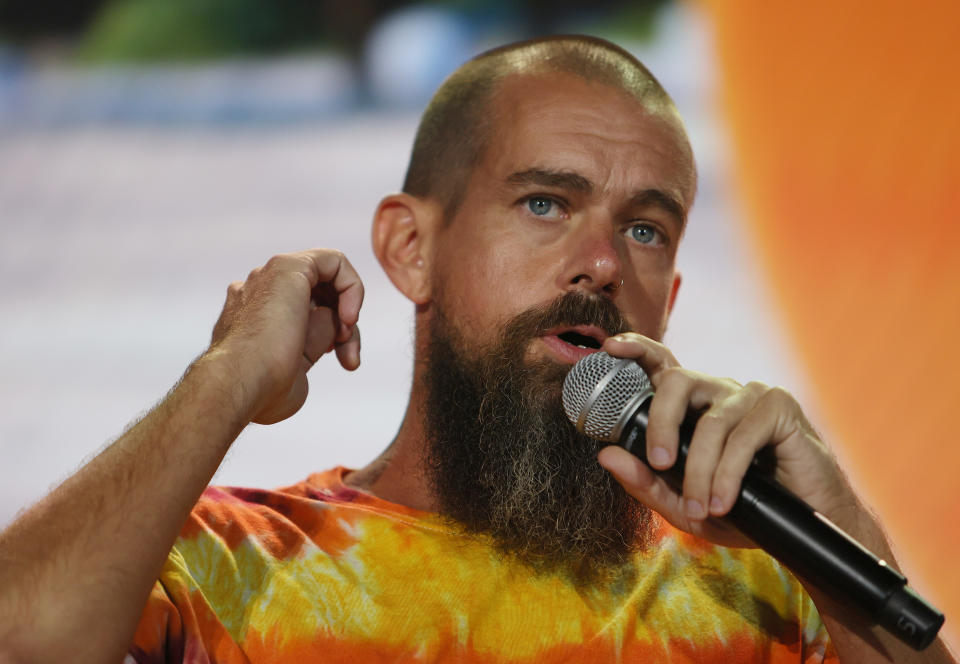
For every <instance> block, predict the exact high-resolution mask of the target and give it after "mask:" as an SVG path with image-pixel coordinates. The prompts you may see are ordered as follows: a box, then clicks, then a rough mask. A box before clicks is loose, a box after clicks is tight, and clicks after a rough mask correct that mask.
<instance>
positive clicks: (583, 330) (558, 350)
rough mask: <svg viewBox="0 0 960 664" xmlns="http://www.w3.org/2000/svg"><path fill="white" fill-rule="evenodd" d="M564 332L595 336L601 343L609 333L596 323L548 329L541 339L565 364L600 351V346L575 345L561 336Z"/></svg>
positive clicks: (552, 353) (573, 362)
mask: <svg viewBox="0 0 960 664" xmlns="http://www.w3.org/2000/svg"><path fill="white" fill-rule="evenodd" d="M564 332H576V333H577V334H582V335H583V336H585V337H593V338H594V339H596V340H597V341H598V342H599V343H600V344H601V345H603V342H604V341H605V340H606V338H607V336H608V335H607V333H606V332H604V331H603V330H602V329H601V328H599V327H597V326H596V325H569V326H564V327H557V328H554V329H552V330H548V331H547V333H546V334H544V335H543V336H541V337H540V341H542V342H543V344H544V345H545V346H546V347H547V349H548V350H549V351H550V354H551V355H553V356H554V357H555V358H556V359H558V360H560V361H561V362H563V363H565V364H575V363H576V362H578V361H580V360H581V359H582V358H584V357H586V356H587V355H591V354H593V353H596V352H597V351H599V350H600V349H599V348H580V347H579V346H573V345H571V344H568V343H567V342H566V341H564V340H563V339H561V338H560V335H561V334H563V333H564Z"/></svg>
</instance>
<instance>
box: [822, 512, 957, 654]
mask: <svg viewBox="0 0 960 664" xmlns="http://www.w3.org/2000/svg"><path fill="white" fill-rule="evenodd" d="M834 516H835V517H836V518H835V521H837V523H838V525H841V527H842V528H844V529H845V530H846V532H848V533H849V534H850V535H851V536H852V537H854V539H856V540H857V541H859V542H860V543H861V544H863V545H864V546H865V547H866V548H867V549H868V550H870V551H871V552H872V553H874V554H875V555H876V556H878V557H879V558H881V559H882V560H884V561H886V563H887V564H888V565H890V566H891V567H893V568H895V569H899V564H898V563H897V560H896V558H895V556H894V553H893V550H892V548H891V546H890V542H889V540H888V539H887V537H886V534H885V533H884V532H883V529H882V528H881V526H880V524H879V523H878V522H877V520H876V518H875V517H874V516H873V515H872V514H871V513H870V512H869V510H867V509H866V508H865V507H864V506H863V505H862V504H861V503H860V501H859V500H856V499H853V500H852V501H851V503H850V508H849V510H848V511H847V513H846V514H843V515H842V516H841V515H834ZM804 586H805V587H806V589H807V592H809V593H810V597H811V598H812V599H813V601H814V603H815V604H816V606H817V610H818V611H819V612H820V615H821V617H822V618H823V621H824V625H825V626H826V628H827V631H828V632H829V634H830V639H831V641H832V642H833V644H834V647H835V648H836V651H837V654H838V655H839V656H840V661H841V662H844V663H847V662H851V663H853V664H874V663H880V662H884V663H888V662H897V663H898V664H899V663H901V662H903V663H904V664H911V663H915V664H920V663H924V664H956V662H957V660H956V658H955V657H954V656H953V655H952V654H951V653H950V651H949V650H948V649H947V646H946V644H945V643H944V641H943V640H942V639H940V638H938V639H936V640H935V641H934V642H933V643H932V644H930V646H928V647H927V648H926V649H924V650H923V651H922V652H917V651H916V650H914V649H913V648H911V647H909V646H907V645H906V644H905V643H903V642H902V641H901V640H900V639H898V638H896V637H895V636H893V635H892V634H891V633H890V632H888V631H887V630H885V629H883V628H881V627H879V626H877V625H875V624H874V623H873V622H872V621H870V620H868V619H866V618H864V617H863V616H862V615H860V613H859V612H858V611H856V610H855V609H853V608H851V607H849V606H847V605H844V604H840V603H838V602H837V601H835V600H834V599H833V598H832V597H830V595H829V593H826V592H824V591H821V590H820V589H819V588H817V587H815V586H813V585H812V584H810V583H806V582H804Z"/></svg>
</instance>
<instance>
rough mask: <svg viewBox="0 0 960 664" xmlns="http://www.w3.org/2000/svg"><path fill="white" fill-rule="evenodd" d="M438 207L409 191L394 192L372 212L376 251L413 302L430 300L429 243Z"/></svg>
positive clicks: (394, 279)
mask: <svg viewBox="0 0 960 664" xmlns="http://www.w3.org/2000/svg"><path fill="white" fill-rule="evenodd" d="M438 214H439V210H438V209H437V208H436V205H434V204H432V203H430V202H427V201H424V200H421V199H419V198H416V197H414V196H411V195H409V194H391V195H390V196H387V197H386V198H384V199H383V200H382V201H380V205H379V206H377V211H376V213H375V214H374V216H373V238H372V239H373V253H374V254H376V256H377V260H379V261H380V265H381V266H382V267H383V271H384V272H386V273H387V276H388V277H389V278H390V281H392V282H393V285H394V286H396V287H397V290H399V291H400V292H401V293H403V294H404V295H405V296H407V298H408V299H409V300H411V301H412V302H413V303H414V304H426V303H428V302H429V301H430V262H429V257H430V256H431V253H430V247H431V243H432V241H433V234H434V229H435V225H436V223H437V221H438Z"/></svg>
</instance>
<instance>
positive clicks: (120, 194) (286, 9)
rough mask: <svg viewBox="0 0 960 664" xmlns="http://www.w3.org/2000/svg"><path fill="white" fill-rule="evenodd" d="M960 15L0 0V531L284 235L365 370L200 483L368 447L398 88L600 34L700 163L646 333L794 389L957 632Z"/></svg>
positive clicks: (405, 360)
mask: <svg viewBox="0 0 960 664" xmlns="http://www.w3.org/2000/svg"><path fill="white" fill-rule="evenodd" d="M795 4H796V5H797V6H794V5H795ZM958 26H960V5H957V4H956V3H954V2H948V1H946V0H944V1H940V0H918V1H917V2H914V3H911V4H910V7H909V8H907V7H904V6H903V5H902V3H894V2H891V1H889V0H881V1H878V2H874V3H870V4H869V5H867V4H866V3H853V2H849V3H837V2H826V1H825V0H820V1H813V2H809V3H802V5H800V4H798V3H768V2H763V1H762V0H730V1H726V2H721V1H720V0H702V1H701V2H695V3H678V2H672V1H670V0H649V1H637V0H634V1H633V2H577V1H573V0H570V1H563V2H545V1H543V0H528V1H526V2H505V1H502V2H496V1H487V2H479V1H478V2H471V1H468V0H464V1H462V2H453V1H451V2H433V3H410V2H401V1H399V0H349V1H348V0H315V1H314V2H304V1H302V0H74V1H73V2H58V1H56V0H0V527H2V526H3V525H5V524H7V523H9V522H10V521H11V520H12V519H13V518H14V517H15V515H16V513H17V512H18V511H19V510H21V509H23V508H24V507H26V506H28V505H29V504H31V503H32V502H34V501H35V500H37V499H38V498H40V497H41V496H42V495H44V494H45V493H46V492H47V491H49V490H50V489H51V488H52V487H53V486H55V485H56V484H57V483H59V482H60V481H61V480H62V479H64V478H65V477H66V476H67V475H68V474H69V473H71V472H72V471H73V470H75V469H76V468H77V467H78V466H79V465H80V464H81V463H82V462H83V461H84V460H85V459H87V458H89V457H90V456H92V455H93V454H95V453H96V452H97V451H98V450H99V449H101V448H102V447H103V446H104V445H106V444H108V443H109V442H110V441H111V440H112V439H114V438H115V437H116V436H118V435H119V434H120V433H122V431H123V429H124V427H125V426H126V425H127V424H129V423H131V422H132V421H135V419H136V418H137V417H138V416H139V415H140V414H142V413H143V412H145V411H146V410H148V409H149V408H150V407H151V406H152V405H153V404H154V403H156V401H157V400H159V399H160V398H161V397H162V395H163V394H164V393H165V392H166V391H167V390H168V389H170V387H171V386H172V385H173V384H174V383H175V382H176V380H177V379H178V377H179V376H180V375H181V373H182V372H183V370H184V369H185V368H186V366H187V365H188V364H189V362H190V361H191V360H192V359H193V358H194V357H195V356H196V355H198V354H199V353H201V352H202V351H203V350H204V348H205V346H206V344H207V342H208V339H209V334H210V330H211V328H212V325H213V323H214V321H215V320H216V318H217V315H218V313H219V309H220V306H221V304H222V301H223V298H224V296H225V293H226V286H227V284H228V283H230V282H231V281H233V280H237V279H243V278H244V277H245V276H246V274H247V273H248V272H249V271H250V269H252V268H254V267H256V266H258V265H260V264H262V263H263V262H264V261H266V259H268V258H269V257H270V256H271V255H273V254H274V253H277V252H282V251H294V250H298V249H302V248H307V247H311V246H331V247H337V248H340V249H342V250H344V251H345V252H346V253H347V255H348V256H349V257H350V259H351V260H352V262H353V263H354V265H355V266H356V267H357V268H358V270H359V271H360V272H361V275H362V276H363V277H364V280H365V283H366V285H367V299H366V303H365V306H364V310H363V313H362V315H361V328H362V329H363V333H364V350H363V366H362V367H361V369H360V370H359V371H357V372H356V373H354V374H346V373H345V372H343V371H341V370H339V368H338V367H337V366H336V363H335V361H334V360H331V359H329V358H325V359H323V360H321V362H320V363H319V364H318V365H317V366H316V367H315V368H314V370H313V371H312V372H311V383H312V395H311V398H310V400H309V401H308V402H307V405H306V406H305V407H304V409H303V410H302V411H301V412H300V413H299V414H298V415H296V416H295V417H294V418H292V419H290V420H288V421H286V422H283V423H280V424H277V425H273V426H270V427H260V426H255V425H254V426H251V427H250V428H248V429H247V430H246V431H245V432H244V433H243V434H242V436H241V438H240V440H239V441H238V443H237V444H236V445H235V446H234V448H233V449H232V451H231V452H230V454H229V455H228V457H227V460H226V462H225V463H224V465H223V467H222V468H221V470H220V472H219V473H218V475H217V477H216V478H215V482H217V483H220V484H233V485H252V486H278V485H283V484H290V483H293V482H295V481H298V480H300V479H302V478H303V477H304V476H305V475H306V474H307V473H309V472H312V471H315V470H321V469H324V468H327V467H331V466H334V465H346V466H352V467H355V466H359V465H363V464H365V463H366V462H368V461H369V460H370V459H372V458H373V457H374V456H376V455H377V454H378V453H379V452H380V451H381V450H382V449H383V448H384V447H385V446H386V445H387V444H388V443H389V441H390V440H391V439H392V437H393V435H394V433H395V429H396V427H397V425H398V423H399V421H400V417H401V415H402V411H403V407H404V405H405V399H406V395H407V391H408V389H409V377H410V372H411V357H412V353H411V350H410V342H411V338H412V307H411V306H410V305H409V304H408V303H407V302H406V301H404V300H403V298H402V297H400V296H399V295H398V294H397V293H396V292H395V291H394V290H393V288H392V286H391V285H390V284H389V282H388V281H387V279H386V278H385V277H384V276H383V274H382V272H381V270H380V268H379V266H378V265H377V264H376V261H375V259H374V257H373V254H372V251H371V249H370V246H369V240H368V236H369V222H370V219H371V216H372V213H373V210H374V208H375V206H376V204H377V202H378V200H379V198H380V197H381V196H382V195H384V194H385V193H388V192H392V191H396V190H398V189H399V187H400V185H401V181H402V178H403V175H404V172H405V167H406V160H407V157H408V153H409V149H410V146H411V144H412V140H413V133H414V131H415V129H416V123H417V120H418V116H419V113H420V111H421V110H422V109H423V108H424V106H425V105H426V102H427V100H428V99H429V96H430V94H431V93H432V92H433V90H434V89H435V88H436V87H437V85H439V83H440V82H441V81H442V80H443V78H444V77H445V76H446V75H447V74H448V73H450V72H451V71H453V69H455V68H456V67H457V66H458V65H459V64H461V63H462V62H463V61H465V60H467V59H468V58H470V57H471V56H473V55H475V54H477V53H479V52H481V51H483V50H485V49H487V48H490V47H492V46H496V45H499V44H502V43H504V42H508V41H512V40H516V39H521V38H526V37H530V36H535V35H541V34H551V33H571V32H572V33H581V34H592V35H597V36H601V37H605V38H608V39H611V40H613V41H615V42H617V43H618V44H620V45H621V46H623V47H625V48H627V49H628V50H630V51H631V52H633V53H634V54H636V55H637V56H638V57H639V58H640V59H641V60H642V61H643V62H644V63H645V64H647V66H648V67H649V68H650V69H651V70H652V71H653V72H654V73H655V74H656V75H657V76H658V78H660V80H661V82H662V83H663V84H664V86H665V87H666V88H667V90H668V91H669V92H670V93H671V94H672V95H673V96H674V98H675V100H676V101H677V104H678V106H679V107H680V110H681V112H682V114H683V115H684V117H685V119H686V122H687V125H688V130H689V133H690V135H691V139H692V142H693V144H694V151H695V153H696V156H697V161H698V167H699V170H700V178H701V180H700V191H699V194H698V200H697V203H696V207H695V208H694V211H693V214H692V217H691V219H690V223H689V227H688V230H687V236H686V238H685V240H684V244H683V246H682V248H681V251H680V255H679V264H680V269H681V270H682V271H683V274H684V282H683V287H682V289H681V292H680V296H679V299H678V302H677V306H676V309H675V312H674V316H673V319H672V322H671V327H670V329H669V331H668V334H667V338H666V341H667V343H668V344H669V345H671V346H672V348H673V349H674V351H675V352H676V354H677V356H678V357H679V358H680V360H681V361H682V362H684V363H685V364H686V365H688V366H690V367H693V368H696V369H699V370H702V371H706V372H709V373H714V374H718V375H724V376H731V377H733V378H736V379H737V380H740V381H744V382H745V381H748V380H754V379H756V380H762V381H765V382H768V383H770V384H782V385H784V386H786V387H787V388H788V389H790V390H791V391H792V392H793V393H794V394H795V395H797V397H798V399H799V400H800V401H801V403H802V404H804V406H805V408H806V410H807V412H808V414H809V416H810V417H811V419H812V420H813V422H814V424H815V426H817V428H818V429H819V430H820V431H821V432H822V433H823V434H824V437H825V438H826V439H827V440H828V441H829V442H830V444H831V445H832V447H833V448H834V450H835V451H836V453H837V455H838V456H839V457H840V458H841V459H842V460H843V462H844V464H845V467H846V468H847V469H848V471H849V473H850V475H851V476H852V477H853V479H854V481H855V483H856V484H857V485H858V486H859V487H860V488H861V489H862V491H863V494H864V495H865V497H866V499H867V501H868V502H869V503H870V504H871V505H873V506H874V507H875V509H876V510H877V512H878V513H880V514H881V515H882V516H883V519H884V521H885V523H886V524H887V526H888V529H889V530H890V532H891V534H892V537H893V539H894V542H895V545H896V547H897V549H898V551H899V553H900V555H901V557H902V562H903V563H904V566H905V568H906V571H907V575H908V576H909V577H910V578H911V581H912V582H913V584H914V585H915V586H916V587H917V588H918V589H919V590H920V591H921V592H922V593H925V594H926V595H927V596H928V597H929V598H931V599H932V600H933V601H934V603H935V604H937V605H938V606H939V607H940V608H941V609H943V610H944V611H945V612H946V614H947V625H946V631H947V633H948V634H950V635H954V634H957V631H956V629H955V628H954V626H953V621H954V620H956V619H957V617H958V616H960V575H958V573H957V572H956V570H955V569H954V568H955V563H954V558H953V556H954V555H956V554H955V552H956V550H957V547H958V546H960V529H958V527H957V525H956V524H957V523H958V521H960V489H958V487H957V482H956V480H955V479H954V476H955V475H956V470H955V468H957V465H958V461H960V451H958V445H957V442H956V439H957V436H956V434H955V428H956V427H955V425H954V417H953V413H954V412H955V411H956V406H955V401H956V400H957V396H958V394H960V389H958V382H960V347H958V344H957V341H956V340H957V339H958V337H960V249H958V246H960V243H958V240H960V230H958V228H960V226H958V224H957V221H958V213H960V188H958V187H957V185H956V179H957V175H958V174H960V157H958V155H960V132H958V131H957V128H956V120H957V118H958V117H960V92H958V89H957V87H956V86H955V85H953V83H952V82H953V79H954V78H955V72H956V71H957V70H958V68H960V49H957V48H956V47H955V42H956V39H957V37H960V28H958ZM481 287H482V286H481Z"/></svg>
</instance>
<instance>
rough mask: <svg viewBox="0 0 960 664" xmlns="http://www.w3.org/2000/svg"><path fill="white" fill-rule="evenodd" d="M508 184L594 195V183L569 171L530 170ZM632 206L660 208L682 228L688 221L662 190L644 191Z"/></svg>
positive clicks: (633, 198)
mask: <svg viewBox="0 0 960 664" xmlns="http://www.w3.org/2000/svg"><path fill="white" fill-rule="evenodd" d="M507 183H509V184H512V185H538V186H541V187H554V188H557V189H566V190H568V191H575V192H577V193H581V194H592V193H593V191H594V186H593V182H591V181H590V180H589V179H588V178H586V177H584V176H582V175H580V174H579V173H571V172H569V171H552V170H548V169H543V168H530V169H527V170H525V171H517V172H516V173H511V174H510V175H509V176H508V177H507ZM630 204H631V205H633V206H636V207H656V208H660V209H661V210H663V211H664V212H666V213H667V214H669V215H670V216H672V217H674V219H675V220H676V221H677V223H678V224H679V225H680V226H681V227H682V226H683V225H684V223H685V222H686V219H687V212H686V209H685V208H684V206H683V203H681V202H680V200H679V199H678V198H677V197H676V196H674V195H672V194H670V193H668V192H665V191H663V190H661V189H642V190H640V191H638V192H636V193H635V194H634V195H633V196H631V197H630Z"/></svg>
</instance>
